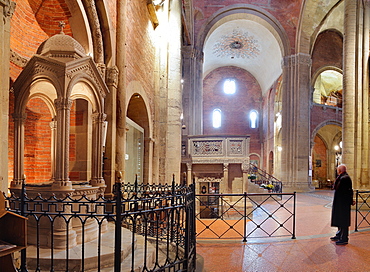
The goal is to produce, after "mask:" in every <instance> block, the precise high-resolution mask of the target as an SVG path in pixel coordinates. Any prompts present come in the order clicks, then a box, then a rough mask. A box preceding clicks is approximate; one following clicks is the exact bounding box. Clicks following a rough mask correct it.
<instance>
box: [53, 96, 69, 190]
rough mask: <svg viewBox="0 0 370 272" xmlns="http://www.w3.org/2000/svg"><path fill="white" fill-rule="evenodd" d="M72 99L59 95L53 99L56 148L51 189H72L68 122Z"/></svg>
mask: <svg viewBox="0 0 370 272" xmlns="http://www.w3.org/2000/svg"><path fill="white" fill-rule="evenodd" d="M72 102H73V101H72V100H71V99H69V98H64V97H60V98H57V99H55V102H54V103H55V108H56V110H57V115H56V121H57V137H56V139H57V149H56V152H55V155H56V158H57V160H56V165H55V166H56V167H55V175H54V176H55V180H54V181H53V185H52V189H53V191H65V190H71V189H72V182H71V181H70V180H69V177H68V175H69V123H70V114H71V106H72Z"/></svg>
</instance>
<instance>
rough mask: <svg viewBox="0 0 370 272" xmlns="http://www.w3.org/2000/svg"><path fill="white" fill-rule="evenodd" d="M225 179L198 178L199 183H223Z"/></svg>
mask: <svg viewBox="0 0 370 272" xmlns="http://www.w3.org/2000/svg"><path fill="white" fill-rule="evenodd" d="M223 179H224V178H214V177H204V178H198V180H197V181H198V182H222V181H223Z"/></svg>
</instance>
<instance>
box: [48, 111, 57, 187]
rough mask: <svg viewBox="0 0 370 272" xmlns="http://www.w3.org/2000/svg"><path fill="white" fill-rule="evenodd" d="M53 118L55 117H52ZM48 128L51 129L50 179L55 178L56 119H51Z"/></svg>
mask: <svg viewBox="0 0 370 272" xmlns="http://www.w3.org/2000/svg"><path fill="white" fill-rule="evenodd" d="M54 118H55V117H54ZM49 125H50V129H51V178H50V180H51V181H54V180H55V169H56V167H55V165H56V156H55V151H56V149H57V140H56V137H57V133H56V131H57V122H56V121H54V120H53V121H51V122H50V124H49Z"/></svg>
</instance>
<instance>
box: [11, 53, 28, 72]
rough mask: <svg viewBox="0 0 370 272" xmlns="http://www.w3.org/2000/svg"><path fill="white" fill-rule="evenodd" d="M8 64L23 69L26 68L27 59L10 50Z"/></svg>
mask: <svg viewBox="0 0 370 272" xmlns="http://www.w3.org/2000/svg"><path fill="white" fill-rule="evenodd" d="M10 62H11V63H13V64H15V65H17V66H19V67H22V68H23V67H25V66H26V64H27V62H28V59H27V58H25V57H22V56H21V55H19V54H18V53H17V52H15V51H13V50H12V49H10Z"/></svg>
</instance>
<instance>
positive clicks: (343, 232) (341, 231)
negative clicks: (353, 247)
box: [335, 227, 349, 242]
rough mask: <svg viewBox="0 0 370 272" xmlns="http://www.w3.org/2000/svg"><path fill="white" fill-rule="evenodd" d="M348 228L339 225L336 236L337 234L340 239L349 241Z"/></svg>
mask: <svg viewBox="0 0 370 272" xmlns="http://www.w3.org/2000/svg"><path fill="white" fill-rule="evenodd" d="M348 229H349V227H338V231H337V233H336V234H335V236H337V237H338V238H339V240H340V241H344V242H348Z"/></svg>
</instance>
